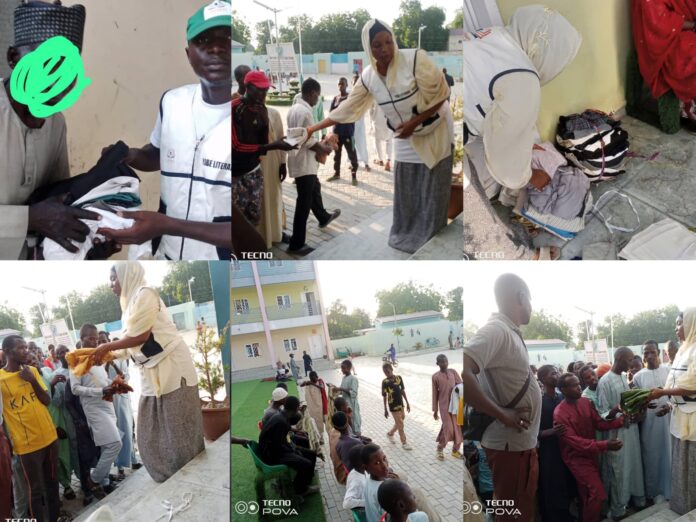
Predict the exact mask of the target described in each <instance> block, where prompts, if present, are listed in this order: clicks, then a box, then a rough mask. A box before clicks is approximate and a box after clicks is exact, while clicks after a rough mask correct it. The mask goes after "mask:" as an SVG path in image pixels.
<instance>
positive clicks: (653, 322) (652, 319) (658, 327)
mask: <svg viewBox="0 0 696 522" xmlns="http://www.w3.org/2000/svg"><path fill="white" fill-rule="evenodd" d="M677 315H679V307H678V306H676V305H668V306H665V307H663V308H658V309H656V310H645V311H643V312H639V313H637V314H635V315H634V316H633V317H631V318H630V319H625V318H624V317H623V316H621V315H618V314H617V315H614V316H612V317H613V322H614V325H613V326H614V328H613V330H614V347H615V348H618V347H619V346H635V345H642V344H643V343H644V342H645V341H647V340H648V339H654V340H656V341H657V342H660V343H662V342H665V341H668V340H670V339H676V335H675V333H674V323H675V319H676V318H677ZM611 332H612V324H611V320H610V318H606V319H605V320H604V321H603V322H602V323H601V324H599V325H597V332H596V336H597V338H600V339H601V338H606V339H607V343H608V344H609V345H610V346H611ZM583 333H584V332H583Z"/></svg>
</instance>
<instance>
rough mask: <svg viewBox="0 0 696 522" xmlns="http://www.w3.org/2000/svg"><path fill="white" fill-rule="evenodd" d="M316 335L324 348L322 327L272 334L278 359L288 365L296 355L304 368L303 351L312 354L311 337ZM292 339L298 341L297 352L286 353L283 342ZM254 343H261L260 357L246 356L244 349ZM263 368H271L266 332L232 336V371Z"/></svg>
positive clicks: (309, 327) (303, 327) (316, 326)
mask: <svg viewBox="0 0 696 522" xmlns="http://www.w3.org/2000/svg"><path fill="white" fill-rule="evenodd" d="M314 335H318V336H320V337H321V340H322V346H324V345H325V344H326V343H325V341H324V335H323V331H322V326H321V325H314V326H302V327H298V328H287V329H284V330H277V331H273V332H271V338H272V339H273V348H274V350H275V354H276V357H277V358H278V359H279V360H280V361H281V362H283V363H285V364H288V363H289V362H290V357H288V355H289V354H290V353H294V354H295V360H296V361H298V365H300V366H302V351H303V350H307V352H308V353H311V351H310V346H309V337H310V336H314ZM292 337H294V338H295V339H296V341H297V351H295V352H286V351H285V348H284V347H283V340H284V339H290V338H292ZM252 343H259V350H260V357H253V358H252V357H247V356H246V350H245V348H244V347H245V345H247V344H252ZM261 367H267V368H270V367H271V355H270V350H269V349H268V344H267V343H266V335H265V334H264V332H258V333H253V334H243V335H234V336H232V369H233V370H234V371H238V370H248V369H251V368H261Z"/></svg>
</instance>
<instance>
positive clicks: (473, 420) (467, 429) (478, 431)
mask: <svg viewBox="0 0 696 522" xmlns="http://www.w3.org/2000/svg"><path fill="white" fill-rule="evenodd" d="M531 378H532V372H531V370H530V372H529V374H528V375H527V380H526V381H524V384H523V385H522V389H521V390H520V391H519V392H518V393H517V395H515V398H514V399H512V400H511V401H510V403H509V404H508V405H507V406H504V408H505V409H510V408H514V407H515V406H517V403H518V402H520V401H521V400H522V397H524V394H525V393H527V388H529V383H530V381H531ZM465 394H466V391H465ZM464 400H465V402H466V399H464ZM494 420H495V417H491V416H490V415H488V414H487V413H483V412H482V411H480V410H477V409H476V408H474V407H473V406H465V407H464V430H463V431H464V440H473V441H478V442H480V441H481V439H483V434H484V433H485V431H486V428H488V426H490V425H491V423H492V422H493V421H494Z"/></svg>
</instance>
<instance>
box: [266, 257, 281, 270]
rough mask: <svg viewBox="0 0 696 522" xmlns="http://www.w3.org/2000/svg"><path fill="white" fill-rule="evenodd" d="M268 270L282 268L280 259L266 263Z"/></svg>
mask: <svg viewBox="0 0 696 522" xmlns="http://www.w3.org/2000/svg"><path fill="white" fill-rule="evenodd" d="M268 266H269V268H276V267H279V266H283V261H282V260H281V259H273V260H270V261H269V262H268Z"/></svg>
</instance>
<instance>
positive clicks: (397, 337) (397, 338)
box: [389, 303, 401, 351]
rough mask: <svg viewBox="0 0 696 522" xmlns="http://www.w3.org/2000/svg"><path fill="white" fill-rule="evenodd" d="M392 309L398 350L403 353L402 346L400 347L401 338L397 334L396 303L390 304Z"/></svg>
mask: <svg viewBox="0 0 696 522" xmlns="http://www.w3.org/2000/svg"><path fill="white" fill-rule="evenodd" d="M389 304H390V305H391V307H392V310H393V311H394V337H396V349H397V350H399V351H401V346H400V345H399V336H398V334H397V333H396V327H397V322H396V307H395V306H394V303H389Z"/></svg>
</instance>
